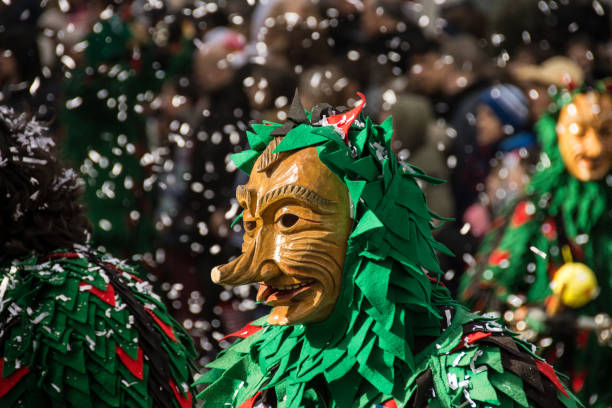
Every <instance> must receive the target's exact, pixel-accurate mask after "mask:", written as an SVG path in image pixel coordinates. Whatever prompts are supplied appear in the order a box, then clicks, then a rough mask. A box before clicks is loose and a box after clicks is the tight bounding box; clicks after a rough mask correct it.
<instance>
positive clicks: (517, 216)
mask: <svg viewBox="0 0 612 408" xmlns="http://www.w3.org/2000/svg"><path fill="white" fill-rule="evenodd" d="M528 205H533V203H531V202H529V201H521V202H520V203H518V204H517V205H516V208H515V209H514V213H513V214H512V220H511V221H510V225H511V226H512V227H514V228H516V227H520V226H521V225H523V224H525V223H526V222H527V221H529V220H530V219H531V217H532V216H533V214H527V206H528Z"/></svg>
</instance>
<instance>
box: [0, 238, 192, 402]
mask: <svg viewBox="0 0 612 408" xmlns="http://www.w3.org/2000/svg"><path fill="white" fill-rule="evenodd" d="M194 357H195V351H194V348H193V344H192V341H191V339H190V338H189V336H188V335H187V334H186V333H185V331H184V330H183V329H182V327H181V326H180V325H179V324H178V323H177V322H176V321H175V320H173V319H172V318H171V317H170V314H169V313H168V311H167V310H166V308H165V306H164V305H163V303H162V302H161V300H160V298H159V297H158V296H157V295H155V294H154V293H153V292H152V287H151V285H150V284H148V283H147V282H145V281H143V280H141V279H140V277H139V274H138V273H137V272H136V271H135V270H134V269H133V268H132V267H130V266H129V265H127V264H126V263H124V262H122V261H120V260H118V259H115V258H112V257H111V256H109V255H106V254H101V253H94V252H91V251H89V250H86V249H85V250H71V251H57V252H53V253H51V254H49V255H46V256H37V255H32V256H30V257H27V258H25V259H20V260H14V261H12V262H7V263H5V264H4V265H2V267H1V268H0V406H2V407H32V408H34V407H45V406H48V407H79V408H82V407H179V408H186V407H192V406H193V405H194V404H193V401H192V397H191V388H190V383H191V380H192V375H191V373H192V370H193V366H192V364H191V360H192V359H193V358H194Z"/></svg>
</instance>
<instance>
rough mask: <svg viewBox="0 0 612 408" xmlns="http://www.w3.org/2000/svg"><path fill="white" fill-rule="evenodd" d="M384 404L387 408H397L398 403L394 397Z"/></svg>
mask: <svg viewBox="0 0 612 408" xmlns="http://www.w3.org/2000/svg"><path fill="white" fill-rule="evenodd" d="M382 406H383V407H385V408H397V404H396V403H395V401H394V400H392V399H390V400H389V401H387V402H385V403H384V404H382Z"/></svg>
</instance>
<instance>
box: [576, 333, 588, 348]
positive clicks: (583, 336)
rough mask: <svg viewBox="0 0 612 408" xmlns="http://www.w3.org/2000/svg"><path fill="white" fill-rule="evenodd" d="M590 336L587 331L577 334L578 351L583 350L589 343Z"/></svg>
mask: <svg viewBox="0 0 612 408" xmlns="http://www.w3.org/2000/svg"><path fill="white" fill-rule="evenodd" d="M590 335H591V333H590V332H589V331H588V330H582V331H579V332H578V334H576V346H578V348H579V349H584V348H585V347H586V345H587V342H588V341H589V336H590Z"/></svg>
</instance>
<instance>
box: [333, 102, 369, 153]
mask: <svg viewBox="0 0 612 408" xmlns="http://www.w3.org/2000/svg"><path fill="white" fill-rule="evenodd" d="M357 95H359V97H360V98H361V100H360V101H359V102H358V103H357V106H355V107H354V108H353V109H351V110H350V111H348V112H344V113H339V114H337V115H333V116H330V117H329V118H327V123H328V124H330V125H334V126H335V127H336V128H338V129H340V130H341V131H342V133H343V134H344V137H343V139H344V143H346V144H347V145H348V130H349V128H350V127H351V124H352V123H353V122H354V121H355V119H357V116H358V115H359V112H361V109H363V107H364V106H365V103H366V99H365V96H364V95H363V94H362V93H361V92H357Z"/></svg>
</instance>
